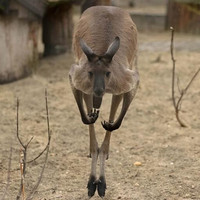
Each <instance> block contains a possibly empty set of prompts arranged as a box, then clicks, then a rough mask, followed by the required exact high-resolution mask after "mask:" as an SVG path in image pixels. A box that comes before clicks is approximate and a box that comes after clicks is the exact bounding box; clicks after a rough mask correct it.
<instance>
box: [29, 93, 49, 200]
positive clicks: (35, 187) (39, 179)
mask: <svg viewBox="0 0 200 200" xmlns="http://www.w3.org/2000/svg"><path fill="white" fill-rule="evenodd" d="M45 103H46V117H47V133H48V143H47V145H46V147H45V149H44V150H43V151H42V152H41V153H40V154H39V156H37V157H36V158H35V159H34V160H36V159H37V158H39V157H40V156H41V155H42V154H43V152H44V151H46V156H45V160H44V164H43V167H42V170H41V172H40V176H39V178H38V181H37V183H36V184H35V186H34V188H33V189H32V191H31V192H30V194H29V195H28V197H27V200H31V199H32V198H33V196H34V194H35V192H36V190H37V188H38V186H39V184H40V182H41V180H42V176H43V173H44V169H45V166H46V163H47V158H48V153H49V147H50V141H51V133H50V127H49V109H48V98H47V90H46V89H45ZM34 160H33V161H34Z"/></svg>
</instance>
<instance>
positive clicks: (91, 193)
mask: <svg viewBox="0 0 200 200" xmlns="http://www.w3.org/2000/svg"><path fill="white" fill-rule="evenodd" d="M96 187H97V183H96V177H95V176H90V179H89V181H88V185H87V188H88V197H92V196H94V194H95V191H96Z"/></svg>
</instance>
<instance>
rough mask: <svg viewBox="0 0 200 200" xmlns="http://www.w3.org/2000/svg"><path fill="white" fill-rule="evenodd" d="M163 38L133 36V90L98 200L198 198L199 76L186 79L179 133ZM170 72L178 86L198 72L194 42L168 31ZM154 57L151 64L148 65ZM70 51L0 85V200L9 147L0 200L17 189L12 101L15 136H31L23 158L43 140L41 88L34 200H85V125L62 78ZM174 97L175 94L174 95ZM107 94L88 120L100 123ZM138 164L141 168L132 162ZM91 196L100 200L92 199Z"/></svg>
mask: <svg viewBox="0 0 200 200" xmlns="http://www.w3.org/2000/svg"><path fill="white" fill-rule="evenodd" d="M169 40H170V33H160V34H155V33H153V34H148V35H145V34H140V36H139V46H140V51H139V53H138V68H139V72H140V88H139V90H138V93H137V95H136V98H135V100H134V102H133V103H132V105H131V107H130V109H129V111H128V113H127V115H126V117H125V119H124V122H123V124H122V126H121V128H120V129H119V130H117V131H115V132H113V133H112V138H111V147H110V158H109V160H108V161H107V162H106V164H107V167H106V175H107V176H106V178H107V191H106V197H105V200H116V199H123V200H164V199H165V200H183V199H184V200H191V199H196V200H197V199H200V185H199V171H200V159H199V158H200V145H199V144H200V135H199V134H200V119H199V116H200V90H199V88H200V78H199V76H198V77H197V79H196V80H195V81H194V82H193V84H192V86H191V88H190V90H189V91H188V93H187V95H186V96H185V98H184V101H183V104H182V112H181V118H182V120H183V121H184V122H185V123H186V124H187V125H188V127H187V128H181V127H180V126H179V124H178V123H177V121H176V119H175V116H174V109H173V106H172V101H171V68H172V63H171V60H170V54H169ZM175 42H176V52H175V57H176V59H177V73H178V74H179V78H180V87H181V88H183V87H185V85H186V84H187V83H188V81H189V80H190V77H191V76H192V75H193V73H194V72H195V71H196V70H197V69H198V68H199V67H200V59H199V57H200V46H199V44H200V39H199V38H198V37H195V36H190V35H187V36H186V35H181V34H176V38H175ZM159 56H160V61H159V62H154V61H155V60H156V59H157V58H158V57H159ZM72 63H73V57H72V54H65V55H62V56H57V57H51V58H45V59H42V60H41V61H40V62H39V67H38V70H37V72H36V73H35V74H34V75H33V76H32V77H29V78H26V79H23V80H20V81H17V82H14V83H11V84H7V85H1V86H0V113H1V114H0V127H1V128H0V152H1V154H0V188H1V189H0V196H2V194H3V192H4V189H5V186H6V180H7V169H8V160H9V159H8V158H9V152H10V147H12V148H13V154H12V163H11V164H12V165H11V173H10V184H9V187H8V189H7V197H6V199H8V200H12V199H16V195H17V193H18V189H19V185H20V169H19V149H20V145H19V143H18V142H17V140H16V98H17V97H18V98H19V99H20V113H19V119H20V124H19V126H20V136H21V138H22V140H23V141H24V142H26V141H28V140H29V139H30V138H31V137H32V136H34V139H33V141H32V142H31V144H30V147H29V150H28V155H27V156H28V158H27V159H28V160H30V159H32V158H33V157H34V156H36V155H37V154H38V153H39V152H40V151H41V150H42V149H43V148H44V146H45V144H46V142H47V126H46V110H45V99H44V89H45V88H47V89H48V101H49V114H50V128H51V130H52V142H51V146H50V154H49V158H48V163H47V167H46V169H45V173H44V176H43V179H42V183H41V185H40V187H39V188H38V191H37V193H36V195H35V197H34V199H36V200H39V199H43V200H44V199H46V200H50V199H61V200H84V199H87V189H86V185H87V181H88V177H89V172H90V162H91V160H90V159H89V158H88V157H87V155H88V153H89V137H88V129H87V128H88V127H87V126H85V125H83V124H82V122H81V120H80V116H79V112H78V109H77V106H76V104H75V101H74V98H73V96H72V92H71V89H70V86H69V81H68V71H69V68H70V66H71V64H72ZM177 94H178V93H177ZM109 107H110V95H106V96H105V98H104V101H103V105H102V109H101V112H100V116H99V119H98V120H97V122H96V129H97V138H98V141H99V143H101V141H102V140H103V137H104V132H105V131H104V130H103V128H102V127H101V124H100V122H101V121H102V120H104V119H105V120H107V119H108V110H109ZM136 161H138V162H141V163H142V165H141V166H135V165H134V163H135V162H136ZM43 162H44V156H43V157H41V158H40V159H38V160H37V161H36V162H34V163H32V164H30V165H28V166H27V174H26V180H25V185H26V188H25V190H26V193H27V194H28V193H29V192H30V191H31V189H32V188H33V186H34V184H35V182H36V180H37V177H38V175H39V171H40V170H41V167H42V164H43ZM92 199H94V200H95V199H96V200H98V199H100V197H98V196H97V194H96V195H95V196H94V197H93V198H92Z"/></svg>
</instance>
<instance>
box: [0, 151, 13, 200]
mask: <svg viewBox="0 0 200 200" xmlns="http://www.w3.org/2000/svg"><path fill="white" fill-rule="evenodd" d="M11 161H12V147H11V148H10V155H9V162H8V172H7V183H6V187H5V191H4V193H3V195H2V197H1V200H4V199H5V197H6V194H7V191H8V187H9V184H10V170H11Z"/></svg>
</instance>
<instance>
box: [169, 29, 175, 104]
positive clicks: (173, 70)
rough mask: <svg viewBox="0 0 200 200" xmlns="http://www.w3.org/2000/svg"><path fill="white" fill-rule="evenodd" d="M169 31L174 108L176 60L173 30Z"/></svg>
mask: <svg viewBox="0 0 200 200" xmlns="http://www.w3.org/2000/svg"><path fill="white" fill-rule="evenodd" d="M170 30H171V45H170V50H171V60H172V63H173V68H172V101H173V105H174V108H175V107H176V99H175V92H174V85H175V84H174V83H175V68H176V64H175V63H176V60H175V59H174V28H173V27H170Z"/></svg>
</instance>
